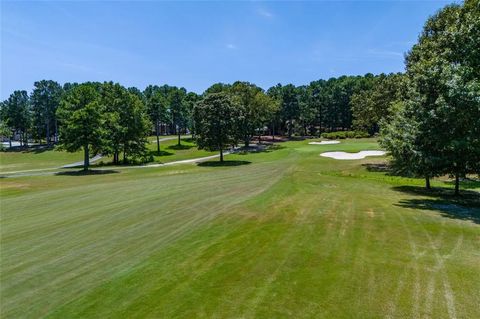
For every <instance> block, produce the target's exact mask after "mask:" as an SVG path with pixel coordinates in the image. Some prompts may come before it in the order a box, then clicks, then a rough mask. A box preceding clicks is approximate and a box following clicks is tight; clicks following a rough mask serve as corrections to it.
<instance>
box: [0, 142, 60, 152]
mask: <svg viewBox="0 0 480 319" xmlns="http://www.w3.org/2000/svg"><path fill="white" fill-rule="evenodd" d="M54 149H55V146H54V145H50V146H48V145H46V144H45V145H32V146H28V147H25V146H12V147H9V148H5V149H3V150H2V152H5V153H34V154H40V153H43V152H46V151H53V150H54Z"/></svg>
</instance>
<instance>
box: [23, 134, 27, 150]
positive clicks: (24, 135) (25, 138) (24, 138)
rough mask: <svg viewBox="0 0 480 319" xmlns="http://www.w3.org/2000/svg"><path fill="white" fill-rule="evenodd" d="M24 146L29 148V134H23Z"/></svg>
mask: <svg viewBox="0 0 480 319" xmlns="http://www.w3.org/2000/svg"><path fill="white" fill-rule="evenodd" d="M23 141H24V142H23V146H25V148H28V134H27V133H24V134H23Z"/></svg>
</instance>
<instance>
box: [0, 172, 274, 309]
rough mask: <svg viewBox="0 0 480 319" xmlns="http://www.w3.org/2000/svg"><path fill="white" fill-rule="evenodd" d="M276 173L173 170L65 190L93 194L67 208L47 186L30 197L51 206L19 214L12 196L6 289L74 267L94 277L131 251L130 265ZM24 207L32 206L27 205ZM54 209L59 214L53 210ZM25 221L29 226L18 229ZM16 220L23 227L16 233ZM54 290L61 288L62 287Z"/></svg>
mask: <svg viewBox="0 0 480 319" xmlns="http://www.w3.org/2000/svg"><path fill="white" fill-rule="evenodd" d="M272 172H273V173H275V174H276V176H277V178H278V177H280V176H281V174H282V172H281V171H279V170H278V169H274V170H269V171H267V170H265V169H264V168H263V169H261V168H255V167H252V169H251V173H250V174H244V171H243V169H242V170H240V171H231V170H230V171H229V170H223V172H220V171H217V172H216V174H207V173H202V174H198V175H197V178H198V179H200V180H201V182H199V181H198V180H197V179H193V180H191V179H192V176H188V179H187V178H186V179H185V180H184V181H183V182H182V181H178V180H175V179H174V178H173V177H172V176H167V177H166V178H165V179H166V180H161V179H150V178H149V179H144V180H141V181H129V182H126V183H124V184H119V183H115V184H114V185H107V184H102V185H100V186H99V185H96V186H95V185H86V186H85V185H84V186H82V187H81V188H82V189H83V190H82V193H79V192H78V189H77V188H75V187H73V188H70V189H69V190H68V191H66V192H64V194H63V195H62V196H65V197H68V198H70V199H71V200H72V203H75V202H77V203H78V202H81V201H78V199H79V197H80V198H81V197H84V198H82V200H84V199H85V197H86V198H88V199H89V201H88V203H87V204H86V205H76V206H73V207H72V206H70V207H68V208H67V209H65V208H64V209H62V206H61V205H60V204H59V203H58V202H57V201H55V200H53V201H52V198H56V197H58V196H59V195H58V194H57V192H55V191H47V192H42V196H39V195H37V194H34V195H26V197H29V196H30V197H34V198H33V202H36V203H37V205H38V207H42V206H44V207H49V210H45V211H43V210H41V209H40V210H39V211H37V210H35V209H32V208H31V207H30V211H31V212H32V214H31V215H30V214H25V213H24V214H19V215H20V216H18V217H19V218H16V216H14V215H15V213H14V212H13V211H12V213H9V212H10V211H9V208H10V206H9V205H8V204H9V203H8V200H7V201H6V203H5V205H3V207H2V210H3V209H4V210H3V212H4V213H5V215H7V216H8V215H12V216H9V218H8V217H7V218H4V219H3V220H4V221H3V222H2V226H3V225H5V227H4V228H2V243H5V245H6V246H5V247H11V248H12V250H8V249H6V250H2V255H4V256H5V255H7V256H15V258H9V259H6V258H2V260H3V264H2V271H3V272H4V275H5V276H8V278H9V279H11V282H12V283H15V284H14V286H10V285H9V282H4V283H3V284H2V289H3V291H9V293H13V294H16V289H15V288H17V287H18V289H21V288H22V287H24V286H25V285H28V283H29V282H35V283H36V285H38V286H39V287H42V289H46V290H47V291H48V290H49V289H50V288H49V287H51V290H53V287H55V286H56V285H57V284H58V283H60V282H67V281H68V280H70V279H72V278H71V277H72V274H75V275H74V276H87V277H89V276H91V274H89V272H91V271H92V270H94V269H96V268H100V269H104V270H105V273H103V274H96V277H100V278H102V276H104V275H107V273H110V272H114V271H115V269H112V268H110V267H109V265H110V266H111V265H114V266H115V264H116V262H118V261H119V260H122V259H125V257H127V256H130V257H131V258H129V259H127V261H126V263H127V265H123V264H120V265H119V266H118V267H119V268H121V267H124V266H125V267H128V264H129V263H136V262H139V260H141V259H139V258H141V256H142V254H149V253H152V252H154V251H156V250H158V249H160V248H161V247H162V245H166V244H168V242H170V241H172V240H174V239H175V238H177V237H178V236H180V235H181V234H184V233H187V232H189V231H191V230H192V229H193V228H195V227H197V225H198V224H200V223H202V222H205V221H208V219H210V218H212V216H214V215H215V214H218V213H220V212H222V211H223V210H228V208H229V207H231V206H234V205H236V204H238V203H239V202H241V201H244V200H245V199H246V198H248V197H249V196H253V195H254V194H256V193H258V192H261V191H262V190H263V189H265V188H268V185H270V184H271V183H273V182H275V178H274V179H271V178H267V177H269V174H271V173H272ZM232 173H233V174H232ZM170 180H172V181H171V182H172V187H168V188H167V189H166V190H165V191H163V190H158V189H157V190H156V192H155V191H153V189H150V191H147V194H148V195H146V196H145V197H143V196H142V197H139V196H138V192H142V191H143V190H144V189H147V190H148V188H149V186H148V185H150V188H155V186H152V185H169V182H170ZM112 184H113V183H112ZM78 188H80V187H78ZM85 192H86V193H87V195H86V194H85ZM182 193H183V195H182ZM175 195H176V196H175ZM117 196H118V197H117ZM9 200H11V199H9ZM28 200H31V199H28ZM13 202H14V203H16V201H13ZM52 203H53V205H52ZM64 204H65V203H64ZM132 207H134V208H135V209H132ZM12 208H13V205H12ZM20 209H22V210H27V209H28V207H23V208H22V207H21V208H20ZM51 209H53V210H54V211H56V212H58V213H57V214H53V216H52V212H51V211H50V210H51ZM163 212H165V214H164V213H163ZM45 216H49V217H50V218H51V219H46V218H45ZM9 222H11V224H10V223H9ZM19 224H21V225H28V227H26V228H25V229H21V228H20V229H19V227H18V225H19ZM9 227H10V228H11V229H15V230H16V231H15V232H9V231H8V230H9ZM32 242H33V245H32ZM11 243H13V244H11ZM7 244H10V245H7ZM92 252H98V253H99V254H92ZM25 260H28V262H25ZM19 261H21V262H20V263H19ZM59 264H60V265H59ZM59 266H61V267H59ZM51 267H52V268H54V269H55V271H56V279H55V280H48V274H51V271H52V269H51ZM43 273H45V274H46V276H45V283H44V284H42V283H41V282H42V280H41V278H42V274H43ZM102 279H103V278H102ZM85 281H88V280H85ZM92 283H94V281H92ZM52 293H53V294H54V295H56V294H57V293H59V292H52ZM34 296H37V297H40V295H39V292H38V291H36V289H31V290H28V291H24V292H23V293H22V294H21V295H17V297H18V298H20V300H21V299H30V298H32V297H34ZM30 302H32V300H31V299H30ZM13 304H18V299H17V300H12V305H13ZM4 306H5V308H7V307H8V306H10V304H9V303H5V305H4ZM7 309H8V308H7Z"/></svg>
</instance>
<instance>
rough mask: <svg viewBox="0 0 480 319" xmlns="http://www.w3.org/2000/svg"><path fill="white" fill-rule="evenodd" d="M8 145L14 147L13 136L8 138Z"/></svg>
mask: <svg viewBox="0 0 480 319" xmlns="http://www.w3.org/2000/svg"><path fill="white" fill-rule="evenodd" d="M8 146H9V147H10V148H12V136H10V138H9V139H8Z"/></svg>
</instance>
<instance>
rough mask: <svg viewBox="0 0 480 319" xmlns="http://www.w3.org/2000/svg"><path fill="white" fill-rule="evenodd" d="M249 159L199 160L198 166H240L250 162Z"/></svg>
mask: <svg viewBox="0 0 480 319" xmlns="http://www.w3.org/2000/svg"><path fill="white" fill-rule="evenodd" d="M251 163H252V162H250V161H223V162H220V161H214V162H213V161H210V162H201V163H198V164H197V165H198V166H201V167H224V166H241V165H248V164H251Z"/></svg>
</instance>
